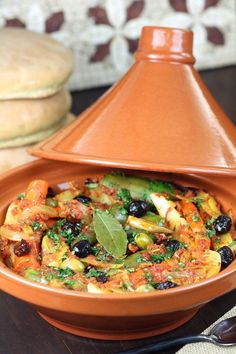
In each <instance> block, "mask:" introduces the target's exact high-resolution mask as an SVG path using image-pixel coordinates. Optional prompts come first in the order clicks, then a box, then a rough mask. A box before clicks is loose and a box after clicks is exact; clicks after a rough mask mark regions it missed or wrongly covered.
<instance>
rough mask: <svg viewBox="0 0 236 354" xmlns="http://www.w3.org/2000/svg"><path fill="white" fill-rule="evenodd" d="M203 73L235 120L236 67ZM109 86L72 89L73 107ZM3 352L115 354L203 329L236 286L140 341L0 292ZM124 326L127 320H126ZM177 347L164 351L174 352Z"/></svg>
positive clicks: (228, 304) (226, 306) (235, 295)
mask: <svg viewBox="0 0 236 354" xmlns="http://www.w3.org/2000/svg"><path fill="white" fill-rule="evenodd" d="M201 76H202V78H203V80H204V81H205V83H206V84H207V86H208V87H209V89H210V91H211V92H212V93H213V95H214V96H215V98H216V99H217V100H218V102H219V103H220V104H221V106H222V107H223V108H224V110H225V112H226V113H227V114H228V115H229V117H230V118H231V119H232V120H233V121H234V123H235V124H236V98H235V93H236V67H228V68H222V69H217V70H212V71H205V72H202V73H201ZM106 89H107V88H99V89H93V90H86V91H82V92H75V93H73V107H72V111H73V112H74V113H76V114H78V113H80V112H82V111H83V110H84V109H85V108H86V107H88V106H89V105H90V104H91V103H92V102H94V101H95V100H96V99H97V98H98V97H99V96H100V95H101V94H102V93H103V92H105V90H106ZM0 300H1V301H0V311H1V312H0V354H104V353H106V354H113V353H116V352H118V351H120V350H124V349H128V348H132V347H135V346H138V345H142V344H147V343H152V342H155V341H157V340H160V339H167V338H172V337H174V336H177V335H185V334H193V333H199V332H201V331H203V330H204V329H205V328H206V327H208V326H209V325H210V324H211V323H213V322H214V321H215V320H217V319H218V318H219V317H221V316H222V315H223V314H224V313H225V312H226V311H228V310H230V309H231V308H232V307H233V306H234V305H235V303H236V301H235V300H236V290H234V291H232V292H231V293H228V294H226V295H224V296H222V297H220V298H218V299H216V300H214V301H212V302H210V303H208V304H207V305H205V306H204V307H203V308H202V309H201V310H200V311H199V312H198V314H197V315H196V316H195V317H194V318H193V319H192V320H190V321H189V322H188V323H187V324H185V325H183V326H182V327H180V328H178V329H177V330H175V331H172V332H171V333H167V334H164V335H161V336H159V337H153V338H149V339H143V340H137V341H98V340H91V339H85V338H81V337H75V336H73V335H70V334H67V333H64V332H61V331H60V330H57V329H56V328H54V327H52V326H50V325H49V324H47V322H45V321H44V320H42V319H41V318H40V317H39V315H38V314H37V313H36V312H35V311H34V310H33V309H32V308H31V307H30V306H29V305H27V304H26V303H23V302H21V301H20V300H17V299H15V298H13V297H11V296H9V295H6V294H4V293H0ZM124 327H125V323H124ZM178 349H179V348H175V349H174V350H169V351H162V354H171V353H175V352H176V351H177V350H178Z"/></svg>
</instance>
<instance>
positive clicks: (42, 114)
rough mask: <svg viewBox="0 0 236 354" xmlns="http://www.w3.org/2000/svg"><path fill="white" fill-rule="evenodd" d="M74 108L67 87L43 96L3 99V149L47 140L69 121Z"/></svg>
mask: <svg viewBox="0 0 236 354" xmlns="http://www.w3.org/2000/svg"><path fill="white" fill-rule="evenodd" d="M70 107H71V96H70V94H69V92H68V91H65V90H61V91H60V92H58V93H56V94H55V95H53V96H49V97H46V98H41V99H33V100H32V99H28V100H27V99H24V100H5V101H0V126H1V129H0V148H5V147H12V146H22V145H26V144H30V143H34V142H36V141H40V140H43V139H45V138H46V137H48V136H49V135H51V134H52V133H54V132H55V131H56V130H57V129H59V128H60V127H61V126H62V125H63V124H64V123H65V118H66V115H67V113H68V112H69V110H70Z"/></svg>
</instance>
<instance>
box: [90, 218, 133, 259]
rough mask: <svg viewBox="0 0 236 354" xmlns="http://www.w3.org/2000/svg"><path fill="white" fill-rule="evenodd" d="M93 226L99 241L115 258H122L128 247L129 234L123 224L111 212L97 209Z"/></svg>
mask: <svg viewBox="0 0 236 354" xmlns="http://www.w3.org/2000/svg"><path fill="white" fill-rule="evenodd" d="M93 226H94V231H95V233H96V237H97V240H98V242H99V243H100V244H101V245H102V246H103V247H104V248H105V250H106V251H107V252H109V253H110V254H111V255H112V256H113V257H114V258H118V259H119V258H122V257H123V256H124V255H125V253H126V249H127V243H128V240H127V235H126V232H125V231H124V230H123V228H122V226H121V224H120V223H119V222H118V221H117V220H116V219H115V218H114V217H113V216H112V215H110V214H108V213H107V212H103V211H95V213H94V216H93Z"/></svg>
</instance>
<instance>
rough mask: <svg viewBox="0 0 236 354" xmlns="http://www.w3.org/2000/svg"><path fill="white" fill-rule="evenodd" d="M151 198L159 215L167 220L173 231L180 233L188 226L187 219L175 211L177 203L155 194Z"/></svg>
mask: <svg viewBox="0 0 236 354" xmlns="http://www.w3.org/2000/svg"><path fill="white" fill-rule="evenodd" d="M150 197H151V199H152V201H153V204H154V205H155V207H156V208H157V211H158V213H159V214H160V215H161V217H163V218H165V220H166V221H167V223H168V224H169V225H170V228H171V229H172V230H174V231H179V229H180V227H181V226H187V221H186V220H185V218H184V217H183V216H182V215H181V214H180V213H179V212H178V211H177V210H176V209H175V203H173V202H172V201H170V200H167V199H166V198H165V197H164V196H162V195H161V196H159V195H158V194H155V193H152V194H150Z"/></svg>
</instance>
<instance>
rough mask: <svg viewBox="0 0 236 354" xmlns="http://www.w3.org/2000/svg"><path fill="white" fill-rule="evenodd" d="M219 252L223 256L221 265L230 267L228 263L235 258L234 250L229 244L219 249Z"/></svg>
mask: <svg viewBox="0 0 236 354" xmlns="http://www.w3.org/2000/svg"><path fill="white" fill-rule="evenodd" d="M218 252H219V254H220V257H221V266H222V268H226V267H228V265H230V263H232V262H233V260H234V253H233V251H232V250H231V248H229V247H228V246H223V247H221V248H220V249H218Z"/></svg>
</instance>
